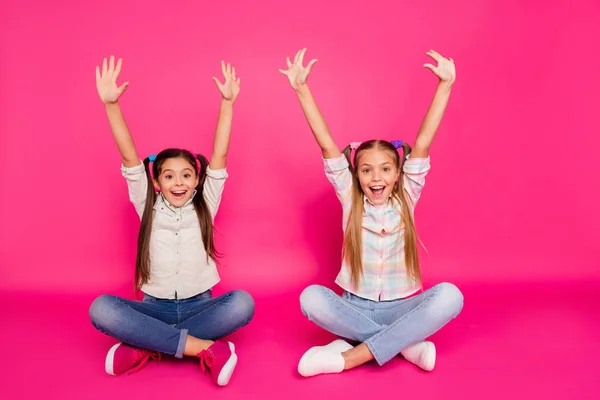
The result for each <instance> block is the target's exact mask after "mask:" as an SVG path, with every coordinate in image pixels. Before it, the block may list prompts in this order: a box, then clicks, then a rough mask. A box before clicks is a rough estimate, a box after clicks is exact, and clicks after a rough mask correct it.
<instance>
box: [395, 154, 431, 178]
mask: <svg viewBox="0 0 600 400" xmlns="http://www.w3.org/2000/svg"><path fill="white" fill-rule="evenodd" d="M430 168H431V159H430V157H429V156H427V157H426V158H410V154H409V155H408V157H406V161H405V162H404V165H403V166H402V169H403V170H404V172H408V173H413V174H418V173H420V172H425V171H429V169H430Z"/></svg>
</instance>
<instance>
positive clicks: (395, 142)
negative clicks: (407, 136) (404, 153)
mask: <svg viewBox="0 0 600 400" xmlns="http://www.w3.org/2000/svg"><path fill="white" fill-rule="evenodd" d="M390 143H391V144H392V146H394V148H396V149H399V148H400V147H402V145H403V144H404V142H403V141H402V140H392V141H391V142H390Z"/></svg>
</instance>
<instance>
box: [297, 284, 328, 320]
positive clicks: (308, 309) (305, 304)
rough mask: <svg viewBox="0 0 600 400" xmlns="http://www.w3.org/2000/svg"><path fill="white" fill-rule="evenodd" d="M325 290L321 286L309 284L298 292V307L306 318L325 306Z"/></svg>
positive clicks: (309, 317) (310, 317)
mask: <svg viewBox="0 0 600 400" xmlns="http://www.w3.org/2000/svg"><path fill="white" fill-rule="evenodd" d="M325 290H326V288H324V287H323V286H320V285H310V286H309V287H307V288H306V289H304V290H303V291H302V293H301V294H300V309H302V313H303V314H304V315H305V316H306V317H308V319H313V318H312V317H314V315H315V314H316V313H318V312H319V311H322V310H323V309H324V308H325V307H326V305H327V301H326V298H325Z"/></svg>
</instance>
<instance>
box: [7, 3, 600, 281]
mask: <svg viewBox="0 0 600 400" xmlns="http://www.w3.org/2000/svg"><path fill="white" fill-rule="evenodd" d="M152 3H154V4H152ZM318 3H320V2H316V1H307V2H306V1H305V2H302V4H297V3H285V2H284V3H282V2H280V1H261V2H258V3H256V4H255V2H235V1H232V2H227V4H224V3H223V4H221V3H206V2H195V1H187V2H177V5H173V6H166V5H164V2H147V1H145V2H135V1H128V2H122V1H118V2H117V1H104V2H84V3H80V2H76V1H63V2H61V3H60V4H58V3H57V4H52V5H51V4H48V3H46V2H42V1H19V2H17V1H14V0H9V1H8V2H6V1H5V2H3V6H2V12H1V13H0V15H2V16H1V17H0V18H1V21H0V22H1V23H0V26H1V28H0V29H1V38H2V57H3V60H2V63H1V67H0V68H2V69H1V70H0V87H1V88H2V90H1V92H2V95H1V97H0V98H1V102H2V103H1V107H0V113H1V114H0V124H2V125H1V132H2V139H1V140H2V142H1V152H2V153H1V155H0V163H1V164H0V168H1V169H2V171H3V185H2V192H3V193H2V196H1V198H2V200H1V201H2V207H0V219H1V221H2V224H1V225H2V228H1V229H2V232H1V238H0V243H1V245H2V252H1V255H0V265H1V268H2V279H1V280H0V289H2V290H5V289H14V288H21V289H31V290H49V291H53V290H59V291H63V290H64V291H90V290H92V291H105V290H109V289H111V288H115V287H117V286H128V285H129V284H130V282H131V279H132V275H133V262H134V256H135V243H136V235H137V229H138V221H137V219H136V215H135V212H134V209H133V207H132V206H131V205H130V204H129V203H128V199H127V191H126V186H125V183H124V181H123V179H122V178H121V176H120V174H119V165H120V164H119V162H120V160H119V154H118V151H117V149H116V146H115V145H114V143H113V139H112V137H111V133H110V129H109V126H108V123H107V121H106V117H105V115H104V111H103V107H102V105H101V103H100V102H99V100H98V96H97V94H96V90H95V83H94V68H95V66H96V65H98V64H100V63H101V61H102V58H103V57H104V56H107V55H110V54H115V55H116V56H118V57H123V59H124V67H123V71H122V75H121V77H122V79H123V80H127V81H129V82H130V87H129V89H128V91H127V93H126V94H125V95H124V97H123V98H122V106H123V109H124V112H125V116H126V119H127V122H128V123H129V126H130V129H131V131H132V133H133V135H134V138H135V141H136V144H137V146H138V150H139V151H140V153H141V154H149V153H152V152H157V151H159V150H161V149H163V148H165V147H167V146H181V147H186V148H189V149H192V150H196V151H199V152H203V153H204V154H206V155H210V152H211V145H212V135H213V131H214V126H215V123H216V117H217V109H218V103H219V94H218V92H217V89H216V88H215V87H214V83H213V82H212V81H211V77H212V76H213V75H215V74H218V73H220V69H219V61H220V60H221V59H225V60H227V61H231V62H232V63H233V64H234V65H235V67H236V68H237V71H238V74H239V76H241V79H242V91H241V95H240V97H239V99H238V102H237V103H236V107H235V117H234V131H233V136H232V140H231V147H230V153H229V157H228V170H229V173H230V180H229V181H228V183H227V187H226V190H225V193H224V198H223V204H222V207H221V209H220V212H219V215H218V217H217V222H216V223H217V227H218V229H219V230H220V232H221V234H220V235H219V236H218V237H217V244H218V246H219V249H221V250H222V251H223V252H224V253H226V254H227V256H226V258H225V259H224V260H223V262H224V267H223V268H222V270H221V271H222V275H223V277H224V278H226V279H224V282H223V285H224V287H225V288H233V287H236V288H245V289H247V290H250V291H254V292H259V293H278V292H281V291H287V290H288V289H289V288H296V289H301V288H302V287H304V286H305V285H307V284H309V283H314V282H320V283H326V282H331V280H332V279H333V277H334V276H335V274H336V273H337V270H338V268H339V258H340V254H339V249H340V244H341V228H340V221H341V215H340V214H341V211H340V208H339V206H338V203H337V200H336V198H335V194H334V192H333V191H332V189H331V188H330V186H329V184H328V182H327V181H326V179H325V177H324V175H323V172H322V164H321V161H320V152H319V150H318V147H317V145H316V144H315V142H314V140H313V138H312V135H311V133H310V130H309V128H308V127H307V124H306V123H305V120H304V117H303V115H302V112H301V110H300V107H299V105H298V102H297V100H296V98H295V95H294V93H293V91H292V89H291V88H290V86H289V84H288V82H287V81H286V78H285V77H284V76H282V75H280V74H279V73H278V72H277V69H278V68H281V67H283V66H284V65H285V61H284V60H285V57H286V56H287V55H293V54H294V53H295V51H296V50H297V49H299V48H301V47H304V46H306V47H307V48H308V52H307V58H308V59H310V58H313V57H315V58H318V59H319V62H318V63H317V65H316V67H315V68H314V70H313V75H312V76H311V77H310V80H309V82H310V83H311V87H312V89H313V91H314V93H315V96H316V98H317V100H318V103H319V105H320V107H321V109H322V111H323V113H324V115H325V117H326V119H327V121H328V123H329V125H330V128H331V131H332V132H333V135H334V137H335V139H336V141H337V143H338V144H339V145H340V146H345V145H346V144H347V143H348V142H350V141H360V140H366V139H370V138H385V139H388V140H392V139H398V138H402V139H405V140H409V141H410V142H411V143H413V141H414V138H415V135H416V132H417V129H418V127H419V124H420V121H421V119H422V118H423V116H424V114H425V112H426V110H427V107H428V105H429V101H430V99H431V97H432V95H433V92H434V89H435V84H436V79H435V78H434V77H433V76H432V74H430V73H429V71H427V70H426V69H424V68H422V64H423V63H424V62H427V61H428V59H427V57H426V56H425V55H424V53H425V51H427V50H428V49H429V48H434V49H436V50H438V51H439V52H440V53H442V54H444V55H447V56H449V57H452V58H454V59H455V60H456V65H457V71H458V80H457V83H456V86H455V89H454V92H453V94H452V98H451V101H450V105H449V107H448V110H447V113H446V117H445V119H444V121H443V124H442V127H441V129H440V130H439V132H438V136H437V138H436V140H435V142H434V146H433V148H432V150H431V154H432V162H433V169H432V172H431V174H430V176H429V179H428V184H427V187H426V189H425V192H424V194H423V197H422V201H421V203H420V204H419V207H418V209H417V224H418V225H417V226H418V229H419V232H420V234H421V236H422V238H423V240H424V242H425V244H426V246H427V248H428V250H429V255H426V256H425V257H424V258H423V269H424V275H425V277H426V280H429V281H432V282H433V281H439V280H451V281H459V282H460V281H476V282H479V281H482V282H483V281H494V282H497V281H532V280H565V279H567V280H581V279H585V280H587V279H597V278H598V277H599V276H600V275H599V268H598V265H599V261H600V258H599V251H598V245H597V239H598V221H599V218H598V217H599V212H598V207H597V204H598V200H599V195H598V167H597V164H596V162H595V161H593V158H594V153H595V148H596V147H598V146H599V145H600V139H599V138H598V135H597V134H596V133H594V132H596V131H597V123H596V120H597V118H596V117H594V116H593V115H594V114H595V113H596V112H597V110H598V108H599V105H600V101H599V100H598V93H599V92H600V84H599V79H598V77H597V65H598V62H600V56H599V53H598V51H597V40H598V37H600V28H599V26H600V24H599V23H598V8H599V6H598V3H596V2H594V1H591V0H590V1H577V2H573V3H572V5H567V4H568V2H567V1H549V2H543V3H541V2H540V3H539V4H538V2H522V1H502V2H494V1H484V2H463V3H462V4H461V3H456V2H442V1H424V2H419V5H416V4H417V2H411V3H405V4H398V2H396V1H371V2H368V4H369V5H366V4H367V3H366V2H360V1H346V2H343V3H342V2H339V3H338V2H322V4H320V5H317V4H318ZM542 4H543V5H542ZM575 4H577V5H575Z"/></svg>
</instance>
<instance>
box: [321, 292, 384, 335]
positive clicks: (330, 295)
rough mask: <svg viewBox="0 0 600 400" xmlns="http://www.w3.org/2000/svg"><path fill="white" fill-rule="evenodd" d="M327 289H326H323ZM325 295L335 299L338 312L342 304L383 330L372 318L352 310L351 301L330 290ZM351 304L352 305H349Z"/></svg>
mask: <svg viewBox="0 0 600 400" xmlns="http://www.w3.org/2000/svg"><path fill="white" fill-rule="evenodd" d="M323 288H325V287H323ZM325 289H326V290H325V293H326V294H327V296H329V298H330V299H334V301H333V303H334V305H335V308H337V309H338V310H339V309H340V307H338V305H339V304H340V303H341V304H342V305H343V306H344V307H345V308H346V309H350V310H352V311H353V312H355V313H358V314H359V315H360V316H361V317H362V318H363V319H364V320H366V321H369V323H371V324H374V325H375V326H377V327H378V328H381V325H380V324H378V323H377V322H375V321H374V320H372V319H371V318H369V317H367V316H366V315H364V314H363V313H361V312H359V311H358V310H356V309H354V308H352V307H351V306H350V304H351V303H350V301H349V300H346V299H344V298H343V297H341V296H338V295H336V294H335V293H333V291H331V290H330V289H327V288H325ZM335 300H341V301H335ZM348 303H350V304H348ZM365 311H368V309H366V310H365Z"/></svg>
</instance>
